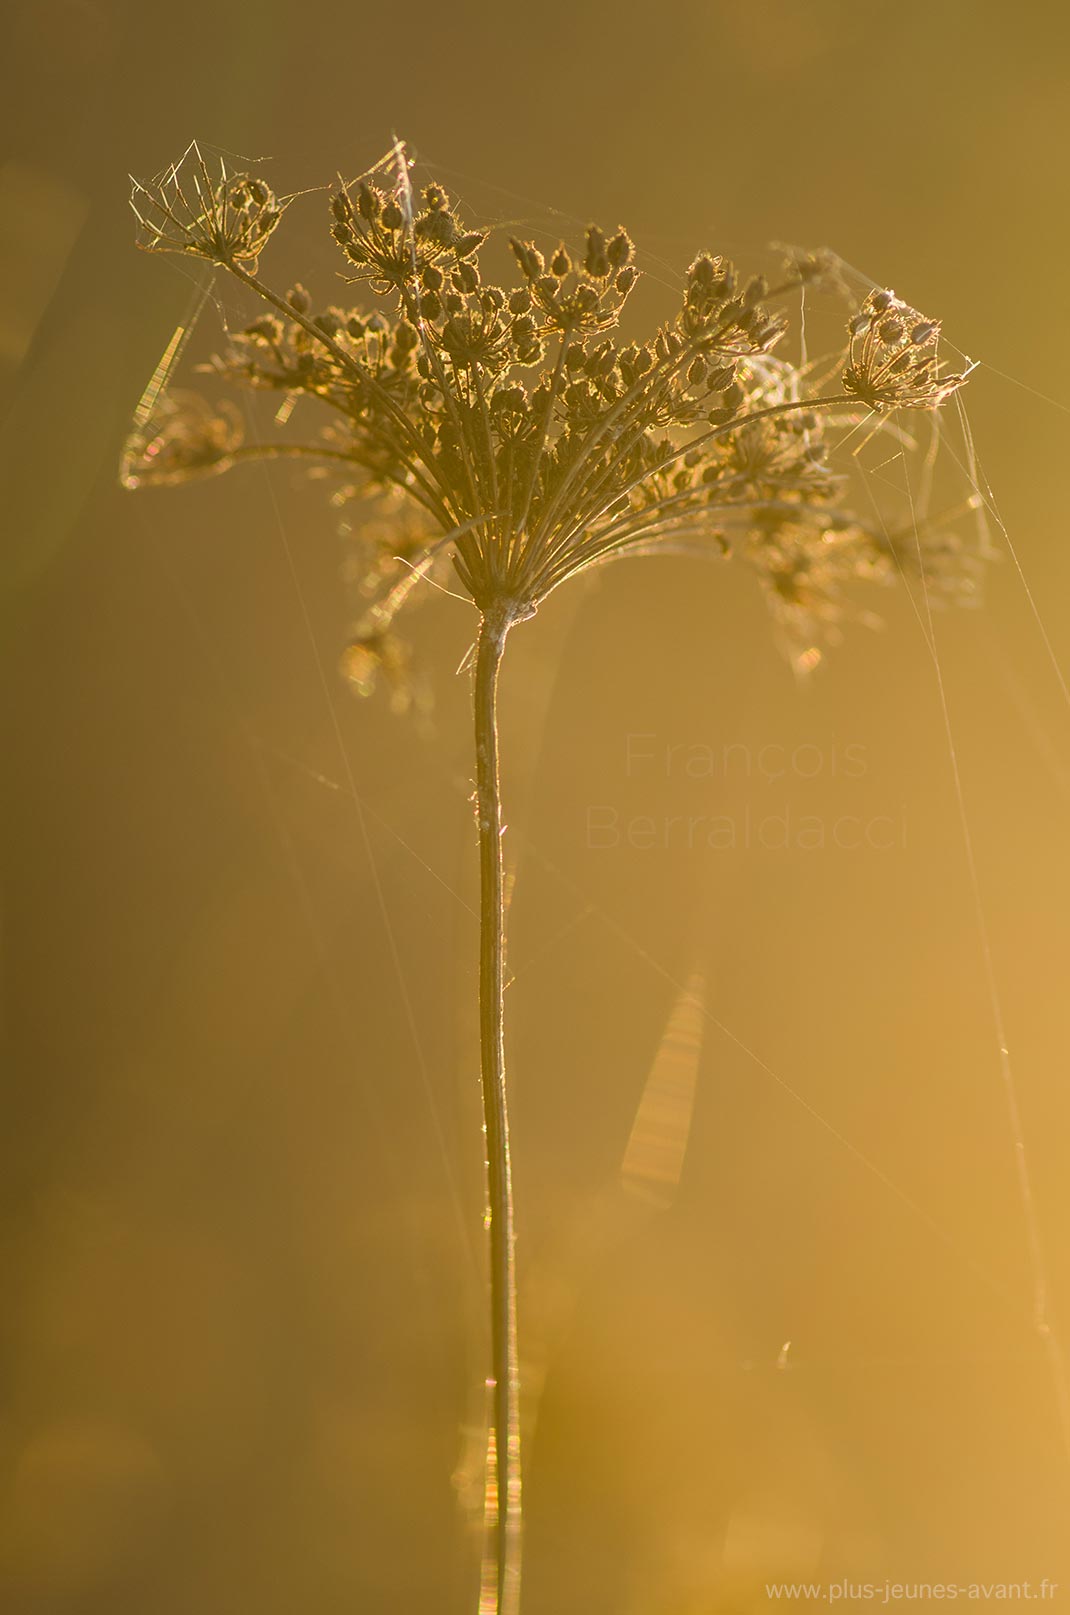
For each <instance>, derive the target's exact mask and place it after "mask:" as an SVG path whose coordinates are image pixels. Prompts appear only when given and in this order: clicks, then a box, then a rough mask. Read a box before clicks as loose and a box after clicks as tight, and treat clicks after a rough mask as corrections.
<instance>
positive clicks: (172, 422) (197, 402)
mask: <svg viewBox="0 0 1070 1615" xmlns="http://www.w3.org/2000/svg"><path fill="white" fill-rule="evenodd" d="M244 436H245V433H244V430H243V425H242V417H241V411H240V410H239V409H238V407H237V405H236V404H234V403H233V402H232V401H231V400H230V399H229V398H224V399H222V400H221V401H220V402H219V403H218V404H215V405H212V404H210V403H209V402H208V400H207V399H206V398H204V397H202V395H201V394H200V393H195V392H186V391H184V390H183V391H174V392H164V393H161V394H160V396H159V397H158V398H157V400H156V402H155V404H154V406H153V407H152V408H151V409H150V410H149V412H148V413H147V415H146V416H145V418H144V420H143V421H142V422H141V424H139V425H137V426H135V428H134V429H133V430H132V431H131V433H130V435H129V436H128V437H127V440H126V444H125V446H124V449H123V457H122V463H121V465H120V468H119V476H120V481H121V482H122V485H123V487H124V488H147V487H157V488H159V487H167V486H168V485H170V484H172V483H176V482H188V481H189V480H190V478H191V477H199V476H212V475H213V474H215V473H217V472H219V471H226V470H228V469H229V467H230V466H232V465H233V464H234V456H235V454H236V453H237V451H238V450H239V449H240V448H241V447H242V442H243V439H244Z"/></svg>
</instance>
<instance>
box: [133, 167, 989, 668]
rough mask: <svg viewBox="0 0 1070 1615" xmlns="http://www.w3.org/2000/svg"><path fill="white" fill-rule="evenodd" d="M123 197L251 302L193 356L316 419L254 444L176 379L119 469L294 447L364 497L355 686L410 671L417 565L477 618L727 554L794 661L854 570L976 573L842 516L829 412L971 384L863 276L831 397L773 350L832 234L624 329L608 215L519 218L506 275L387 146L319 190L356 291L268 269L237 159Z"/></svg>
mask: <svg viewBox="0 0 1070 1615" xmlns="http://www.w3.org/2000/svg"><path fill="white" fill-rule="evenodd" d="M133 200H134V205H135V211H136V212H137V215H138V218H139V220H140V221H141V224H142V235H141V245H142V246H144V247H145V248H147V249H148V250H150V251H177V252H182V253H186V254H193V255H195V256H198V257H201V258H206V259H208V260H210V261H211V262H212V263H213V264H217V265H220V266H221V267H222V268H223V269H225V270H229V271H230V272H231V273H232V274H234V275H235V276H236V277H237V278H238V279H239V280H241V281H242V282H243V283H244V285H246V286H247V287H249V288H251V289H252V290H253V291H254V292H255V293H256V294H257V295H258V296H259V297H260V298H261V300H262V302H263V305H264V308H263V312H262V313H261V314H260V315H259V316H258V317H257V318H256V319H254V320H253V321H251V323H250V324H249V325H248V326H246V328H245V329H244V330H243V331H240V332H238V333H236V334H234V335H233V336H232V337H231V338H230V340H229V342H228V345H227V347H226V349H225V350H224V351H223V352H221V353H219V354H217V355H216V357H215V358H214V359H213V360H212V361H211V364H210V365H209V366H207V367H205V368H206V369H208V370H209V371H210V373H211V374H212V375H213V376H214V377H215V378H216V379H217V380H218V381H220V382H225V383H227V384H229V385H231V386H236V387H239V388H244V389H249V390H253V391H268V392H274V393H276V394H279V395H282V398H283V399H285V400H287V401H288V403H287V407H286V409H285V410H284V411H283V413H284V414H285V415H287V416H288V415H289V413H290V406H291V405H292V404H293V403H294V402H295V401H299V400H302V399H307V400H313V401H314V402H315V405H316V411H317V414H318V424H317V425H316V427H315V428H314V430H313V431H312V434H311V436H309V437H305V438H303V439H301V440H297V439H294V438H293V437H285V438H283V437H281V436H280V437H279V438H277V439H274V440H268V441H266V442H264V443H258V444H254V445H245V444H244V443H243V442H242V440H241V431H240V418H239V417H238V415H237V412H236V411H235V410H234V409H233V406H232V405H229V404H226V403H223V404H220V405H218V406H210V405H209V404H208V403H207V402H206V401H205V400H204V399H203V398H201V397H199V396H198V395H195V394H190V393H182V394H175V395H171V396H168V395H167V394H165V395H164V397H163V399H162V400H161V401H160V402H159V404H158V406H157V407H156V408H155V409H154V410H153V411H152V412H151V414H150V416H149V418H148V419H147V420H144V421H142V422H141V423H140V425H139V426H138V428H137V429H136V430H135V432H133V433H132V434H131V438H130V440H129V442H128V444H127V448H126V452H125V456H124V464H123V480H124V482H125V483H126V485H127V486H129V487H142V486H149V485H153V484H164V483H173V482H176V481H180V480H184V479H186V478H190V477H194V476H198V475H204V474H206V473H211V472H216V471H222V470H225V469H228V468H229V467H230V466H232V465H234V464H236V463H238V462H240V461H242V460H244V459H253V458H258V457H263V456H267V455H280V454H285V455H288V456H291V457H294V458H302V457H303V458H305V459H307V460H309V461H310V462H313V463H315V464H316V465H317V466H318V468H319V470H320V473H321V474H323V473H324V472H327V473H330V474H332V475H333V476H334V501H335V503H336V504H338V505H342V504H346V503H348V501H350V500H352V499H356V498H360V499H362V500H369V499H370V500H373V501H375V500H377V501H379V502H380V504H381V505H382V507H383V511H384V513H385V514H386V516H387V517H389V520H388V522H387V525H386V528H385V534H386V536H384V535H383V529H382V528H380V531H379V536H377V537H376V538H374V539H368V540H367V542H366V544H365V546H364V552H363V565H364V571H365V576H366V578H367V579H369V580H371V601H370V604H369V607H368V611H367V614H366V616H365V618H364V620H363V622H362V624H361V625H360V628H359V631H358V634H357V636H356V638H355V640H354V643H353V645H352V646H351V647H350V649H349V652H348V653H347V666H348V667H349V669H350V671H351V672H353V671H354V670H356V671H355V673H354V676H355V678H356V681H357V682H358V683H359V684H360V686H361V687H362V688H367V687H368V686H369V685H370V683H371V673H372V671H373V669H374V667H375V666H376V665H381V666H382V667H384V669H385V670H386V671H387V672H389V673H390V674H391V676H392V677H394V678H395V679H396V677H397V673H398V669H399V668H401V667H402V665H403V657H402V653H401V651H400V649H399V647H398V645H397V642H396V641H395V639H394V637H393V627H392V624H393V618H394V616H395V615H396V611H397V610H398V609H399V608H400V606H401V605H402V604H403V603H404V602H405V601H406V600H407V599H408V598H409V596H410V595H411V594H412V593H413V588H412V578H413V576H414V575H416V574H415V573H414V571H413V568H414V567H415V568H416V569H417V573H419V575H424V574H426V573H427V572H429V571H432V570H434V569H436V568H439V569H441V568H442V567H444V566H449V565H452V568H453V570H454V572H455V575H456V577H457V578H458V579H459V581H460V583H461V585H462V586H463V587H464V589H465V590H466V591H467V592H468V594H469V595H470V596H471V598H472V600H473V601H474V602H475V604H476V606H477V607H478V608H479V609H480V611H481V612H483V613H487V612H488V611H492V610H493V611H495V612H497V613H504V614H505V615H507V616H508V617H509V618H511V619H512V620H514V621H515V620H518V619H521V618H523V617H525V616H530V615H532V614H533V613H534V612H535V610H536V609H537V607H538V605H539V604H540V602H541V601H542V600H544V599H545V598H546V596H547V595H548V594H549V593H550V592H551V591H552V590H553V589H555V588H557V587H558V586H559V585H560V584H561V583H563V582H565V581H566V580H567V579H569V578H571V577H574V576H575V575H577V574H578V573H580V572H582V571H585V570H586V569H587V568H589V567H591V566H593V565H595V564H601V563H604V562H607V561H610V560H613V559H616V558H618V557H622V556H626V555H637V554H646V553H649V552H651V551H652V550H656V549H660V550H664V549H666V548H676V549H691V550H698V551H699V552H702V553H709V554H715V555H721V554H728V553H731V554H737V555H739V556H741V557H742V558H743V559H744V560H745V561H746V562H747V563H748V564H749V565H750V566H752V567H753V569H754V570H755V572H756V573H757V576H758V577H759V579H760V581H761V583H762V585H763V587H764V589H765V591H766V594H767V597H768V598H769V600H770V603H771V606H772V609H773V613H774V617H775V619H776V621H777V623H778V625H779V626H780V627H781V628H782V630H783V631H784V633H785V635H786V636H787V638H788V640H789V642H790V646H791V648H792V651H793V654H795V655H796V657H797V658H798V659H799V660H800V661H802V662H803V663H804V664H806V662H807V659H809V660H810V661H812V660H813V659H814V658H815V657H816V655H817V654H818V652H817V651H816V649H815V643H816V642H818V641H820V640H821V639H824V638H827V637H828V636H829V634H830V633H834V632H835V625H836V624H837V623H838V622H839V621H840V620H841V619H842V618H843V617H844V616H845V615H850V614H852V610H853V608H852V606H851V600H850V591H849V587H848V586H849V585H850V584H851V583H853V582H854V581H855V580H856V579H858V578H860V577H865V578H889V577H892V576H894V574H895V572H896V571H897V570H898V569H899V568H901V567H902V566H903V565H906V564H909V562H910V561H911V559H913V561H914V564H915V565H916V564H917V562H918V558H919V545H920V549H921V564H922V565H923V566H924V567H925V568H926V576H927V578H929V579H930V580H931V581H933V582H935V583H938V584H940V585H941V586H942V587H944V588H945V589H946V590H947V591H948V592H951V593H956V592H957V593H966V592H968V591H969V589H970V588H971V587H972V583H973V568H972V566H971V564H970V559H969V557H968V555H966V554H965V553H964V551H963V550H962V548H961V547H960V546H956V545H955V544H954V543H953V542H952V540H951V539H950V538H949V536H948V535H947V534H946V533H943V534H941V536H940V537H939V540H938V542H935V543H932V544H930V542H929V539H928V536H927V534H926V532H925V530H924V529H922V531H921V534H920V538H919V535H915V533H914V532H913V531H912V532H911V535H910V537H911V544H910V545H907V544H905V543H900V542H898V541H897V540H895V539H894V538H889V536H888V535H887V533H886V532H885V531H884V529H883V527H878V528H874V526H873V524H872V523H868V522H864V521H862V520H860V519H858V518H857V517H855V516H853V515H851V514H850V512H847V511H845V510H844V509H843V508H842V499H843V492H844V478H843V477H842V476H841V475H838V474H837V473H836V472H835V471H834V470H833V468H832V466H831V464H830V452H831V449H832V447H834V443H835V439H836V435H837V434H838V433H839V432H840V431H842V430H844V429H854V428H855V427H857V426H858V425H859V423H860V422H862V421H863V420H865V419H866V418H867V417H869V416H876V417H877V418H878V424H880V418H881V417H884V416H887V415H889V414H892V413H893V412H896V411H899V410H904V409H933V408H936V407H937V406H938V405H940V404H941V403H942V402H943V401H944V400H945V399H946V398H947V397H948V396H949V395H950V393H951V392H953V391H954V390H955V389H956V388H958V387H959V386H961V385H962V383H963V380H964V379H965V378H964V377H963V376H961V375H958V374H948V373H946V372H945V371H944V370H943V368H942V366H941V364H940V361H939V356H938V343H939V330H940V328H939V324H938V323H937V322H935V321H931V320H927V319H926V318H925V317H924V316H922V315H921V314H919V313H918V311H917V310H916V309H913V308H910V307H909V306H908V305H907V304H905V303H904V302H902V301H901V300H900V299H898V298H896V297H895V296H894V294H893V293H891V292H888V291H883V290H882V291H875V292H871V293H870V294H869V295H868V296H867V297H866V298H865V300H864V301H863V303H862V305H861V307H860V309H859V310H858V313H857V314H855V315H854V316H853V317H852V318H851V320H850V324H849V326H848V329H847V333H846V336H845V347H846V351H845V352H844V354H843V356H842V359H841V362H840V365H839V370H840V381H839V384H838V386H837V387H836V388H835V390H831V391H829V390H826V391H824V392H822V391H821V390H820V389H819V388H818V386H817V385H816V384H815V382H814V380H813V376H812V372H811V371H810V370H808V369H807V368H805V367H801V366H797V365H793V364H792V363H790V362H789V361H787V360H786V359H784V358H782V357H779V356H778V355H777V353H776V352H775V350H776V349H777V347H778V345H779V344H780V343H781V339H782V337H783V335H784V333H785V330H786V328H787V325H788V321H787V317H786V315H785V313H784V310H783V308H782V307H780V306H778V305H779V304H781V303H782V302H783V301H784V300H785V297H786V294H788V293H789V292H793V291H794V292H796V294H797V289H798V288H799V287H800V286H809V287H813V286H817V285H821V284H824V285H832V284H839V283H840V277H839V273H838V266H837V262H836V260H835V259H834V258H833V256H832V255H831V254H828V253H826V252H820V253H794V254H792V255H791V256H790V257H789V260H788V263H787V266H786V268H785V269H784V271H783V273H782V275H781V276H780V277H778V280H777V283H776V284H775V285H772V286H770V285H769V284H768V283H767V281H766V280H765V279H764V278H762V277H760V276H758V277H754V278H751V279H743V278H741V277H740V276H739V274H738V273H737V271H736V269H735V268H734V267H733V265H732V264H731V263H729V262H728V261H727V260H726V259H724V258H722V257H718V256H713V255H710V254H706V253H703V254H700V255H699V256H697V257H696V258H695V259H694V261H693V262H692V264H691V265H690V268H689V269H688V271H687V274H686V277H685V281H684V287H683V296H682V300H681V303H680V306H679V308H678V310H677V312H676V314H675V315H674V316H673V317H672V318H670V319H669V320H667V321H666V322H665V323H664V324H663V325H661V326H660V327H659V328H658V329H657V330H655V331H654V332H653V334H652V335H651V336H650V337H649V338H648V339H646V340H637V339H635V338H632V337H629V338H628V339H625V337H624V335H623V334H622V331H621V326H622V321H624V319H625V318H626V315H625V310H626V304H627V302H628V299H629V296H630V294H631V292H632V290H633V288H634V287H635V285H636V282H637V280H638V277H639V270H638V268H637V266H636V263H635V251H634V248H633V245H632V242H631V240H630V238H629V236H628V234H627V232H626V231H625V230H623V229H620V228H618V229H616V230H614V231H612V232H607V231H603V230H601V229H599V228H597V227H594V226H592V227H591V228H590V229H589V230H588V231H587V233H586V238H585V240H584V242H583V244H582V246H580V247H579V248H578V249H577V248H573V247H570V246H569V245H568V244H566V243H564V242H562V243H560V244H559V245H558V246H557V247H556V248H555V249H554V250H552V251H550V252H548V253H544V252H543V251H542V250H540V248H539V247H538V246H536V244H535V243H534V242H532V241H529V240H523V239H514V240H512V241H511V242H510V246H511V250H512V257H513V261H514V264H515V274H514V277H513V279H512V282H511V283H507V284H495V283H493V282H489V281H487V280H485V279H484V271H483V263H482V259H483V256H484V253H483V249H484V247H485V245H486V234H485V232H483V231H480V230H473V229H470V228H469V227H468V226H467V225H466V223H465V222H464V220H463V219H462V218H461V216H460V215H459V213H458V211H457V210H456V208H455V207H454V205H453V203H452V202H451V200H450V198H449V196H448V195H447V193H446V192H445V191H444V190H443V188H442V187H441V186H440V185H438V184H435V183H432V184H428V185H426V186H424V187H423V188H422V190H421V191H420V192H419V193H418V194H417V193H416V192H415V191H414V189H413V187H412V184H411V180H410V174H409V164H408V160H407V158H406V156H405V153H404V148H403V147H402V146H401V145H400V144H399V145H398V146H397V147H396V148H395V149H394V152H393V153H392V154H391V160H390V161H389V162H387V161H385V160H384V163H382V164H380V165H378V169H377V171H374V172H373V173H372V174H370V175H368V176H365V177H364V178H362V179H360V180H359V181H357V182H355V183H352V184H345V183H339V185H338V186H337V188H336V189H335V190H334V191H333V192H332V193H331V194H330V197H329V204H328V212H329V230H330V233H331V235H332V237H333V239H334V241H335V242H336V244H337V246H338V248H339V249H340V252H341V255H342V261H343V270H342V279H343V280H346V281H348V282H350V283H353V282H357V283H360V284H362V285H363V286H364V288H365V289H366V291H367V292H369V293H370V294H371V297H372V299H373V304H372V306H371V307H368V306H348V305H344V304H329V305H326V306H322V307H317V306H316V304H315V303H314V301H313V298H312V297H311V295H310V293H309V292H308V291H306V290H305V288H304V287H303V286H300V285H295V286H293V287H292V288H291V289H290V290H289V291H286V292H282V291H276V290H274V289H273V288H272V287H270V286H269V285H268V284H266V283H265V282H263V281H262V280H260V279H259V278H258V274H257V268H258V259H259V255H260V252H261V250H262V248H263V246H264V244H265V242H266V241H267V239H268V237H269V236H270V235H271V234H272V232H273V231H274V229H275V227H276V225H277V224H278V223H279V220H280V219H281V217H282V213H283V211H284V210H285V207H286V206H287V205H288V199H283V200H282V201H279V200H278V199H276V198H275V196H274V195H273V194H272V192H271V190H270V189H269V188H268V187H267V186H266V185H265V184H264V182H263V181H262V180H260V179H259V178H257V177H254V176H250V175H237V176H231V175H228V174H227V173H226V171H225V170H221V171H220V173H219V175H218V176H213V175H211V174H210V172H209V170H208V168H207V166H206V164H205V162H204V161H203V159H202V158H201V156H200V153H199V151H197V150H196V148H191V151H190V152H189V153H187V156H186V159H185V161H184V163H183V164H179V165H176V166H175V167H173V168H172V169H170V170H168V171H167V173H166V174H165V175H164V176H163V177H162V178H161V179H160V180H159V181H157V182H155V183H154V184H153V185H151V186H148V185H138V186H137V187H136V189H135V193H134V199H133ZM832 368H833V369H835V367H832ZM306 414H307V412H306V411H305V410H301V411H300V417H301V418H302V419H303V418H305V416H306ZM414 518H415V521H416V528H415V531H416V532H417V535H418V536H417V537H416V538H415V539H413V538H412V534H413V532H414V527H413V520H414ZM406 524H407V525H406ZM402 528H404V532H405V534H406V538H405V543H406V545H407V549H408V556H409V557H410V559H409V562H408V564H407V565H406V567H405V569H404V571H403V572H402V573H401V574H400V576H399V575H398V571H397V568H396V567H392V566H391V564H390V563H389V556H390V555H391V554H397V544H398V542H399V538H398V534H399V532H400V531H401V530H402ZM391 534H392V535H393V536H390V535H391Z"/></svg>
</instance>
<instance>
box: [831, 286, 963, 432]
mask: <svg viewBox="0 0 1070 1615" xmlns="http://www.w3.org/2000/svg"><path fill="white" fill-rule="evenodd" d="M850 337H851V346H850V350H849V353H848V356H847V365H846V368H845V369H844V372H843V387H844V391H845V392H847V393H850V394H851V396H852V397H853V398H857V399H858V400H859V402H860V403H863V404H865V405H867V406H868V408H870V409H872V410H876V411H877V412H879V413H883V412H886V411H889V410H895V409H937V408H939V406H940V405H941V404H942V403H943V402H944V401H945V399H947V398H949V397H950V396H951V394H952V393H953V392H955V391H956V390H957V389H958V388H959V387H961V386H962V385H963V383H964V382H965V380H966V377H965V376H964V375H959V374H950V373H948V372H947V371H945V370H944V369H943V368H942V366H941V363H940V357H939V353H938V351H937V350H938V348H939V344H940V321H939V320H930V319H927V318H926V317H925V315H924V314H919V313H918V310H917V309H916V308H911V307H910V305H909V303H904V302H903V301H902V299H901V298H898V297H896V295H895V293H894V292H890V291H886V290H882V289H878V290H875V291H872V292H870V293H869V296H868V297H867V298H866V300H865V302H864V303H863V304H862V307H861V309H860V310H859V312H858V314H857V315H856V316H855V318H854V319H853V320H852V321H851V325H850Z"/></svg>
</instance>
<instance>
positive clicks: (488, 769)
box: [475, 603, 521, 1615]
mask: <svg viewBox="0 0 1070 1615" xmlns="http://www.w3.org/2000/svg"><path fill="white" fill-rule="evenodd" d="M512 621H513V613H512V611H511V609H510V608H509V607H508V606H507V605H505V604H498V603H495V604H491V605H490V606H488V608H487V609H486V610H485V611H484V613H483V618H482V621H481V623H480V629H479V644H478V648H477V651H476V675H475V741H476V808H477V814H478V819H479V895H480V905H479V914H480V925H479V1048H480V1080H481V1083H482V1088H483V1122H484V1130H485V1132H486V1140H487V1143H486V1164H487V1230H488V1233H489V1236H490V1319H491V1387H492V1401H491V1407H492V1412H491V1421H490V1426H491V1435H492V1438H493V1472H491V1468H490V1463H491V1460H490V1447H491V1443H488V1473H487V1483H486V1505H485V1510H486V1511H485V1519H484V1527H485V1539H484V1548H483V1568H482V1576H481V1588H480V1602H479V1610H480V1615H517V1609H518V1607H519V1602H520V1523H521V1506H520V1417H519V1400H520V1395H519V1393H520V1374H519V1365H518V1359H517V1343H516V1273H515V1268H514V1262H513V1239H514V1234H513V1189H512V1177H511V1172H510V1165H509V1115H508V1109H507V1106H506V1093H505V1043H504V1018H505V1002H504V987H505V980H504V975H505V903H504V891H503V879H502V874H503V871H502V803H501V782H500V778H499V772H498V670H499V667H500V665H501V659H502V652H503V650H504V648H505V640H506V636H507V634H508V632H509V629H510V626H511V624H512Z"/></svg>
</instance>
